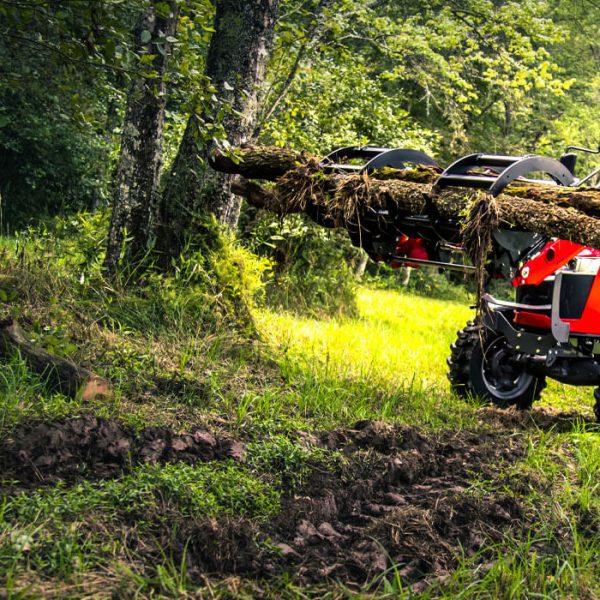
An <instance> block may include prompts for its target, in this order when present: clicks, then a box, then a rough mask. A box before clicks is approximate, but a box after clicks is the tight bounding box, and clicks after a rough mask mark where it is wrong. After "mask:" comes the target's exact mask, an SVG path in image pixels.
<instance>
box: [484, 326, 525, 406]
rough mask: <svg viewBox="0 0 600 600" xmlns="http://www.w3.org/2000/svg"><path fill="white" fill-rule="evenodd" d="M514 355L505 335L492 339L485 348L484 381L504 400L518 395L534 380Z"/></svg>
mask: <svg viewBox="0 0 600 600" xmlns="http://www.w3.org/2000/svg"><path fill="white" fill-rule="evenodd" d="M514 356H515V353H514V351H513V350H512V349H511V348H510V346H509V345H508V342H507V341H506V338H504V337H499V338H496V339H494V340H492V341H491V342H489V343H488V344H487V346H486V347H485V349H484V360H483V362H482V365H481V374H482V375H483V381H484V383H485V385H486V387H487V388H488V390H489V391H490V392H491V393H493V394H494V395H495V396H497V397H499V398H502V399H504V400H511V399H513V398H516V397H518V396H519V395H520V394H521V393H522V392H523V391H524V390H525V389H526V388H527V387H528V386H529V385H530V384H531V382H532V380H533V375H531V374H529V373H527V372H526V371H524V370H523V367H522V366H520V365H518V364H516V363H515V361H514Z"/></svg>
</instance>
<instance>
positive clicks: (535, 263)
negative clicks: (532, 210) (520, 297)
mask: <svg viewBox="0 0 600 600" xmlns="http://www.w3.org/2000/svg"><path fill="white" fill-rule="evenodd" d="M584 250H585V246H581V245H580V244H574V243H573V242H569V241H567V240H555V241H553V242H549V243H548V244H547V245H546V247H545V248H544V249H543V250H542V251H541V252H540V253H539V254H538V255H537V256H536V257H535V258H532V259H531V260H530V261H528V262H527V263H526V264H525V265H523V267H522V268H521V269H519V272H518V273H517V275H516V276H515V278H514V279H513V281H512V284H513V286H514V287H518V286H520V285H526V284H527V285H540V283H542V281H544V279H546V277H549V276H550V275H553V274H554V273H556V271H558V269H560V268H561V267H564V266H565V265H566V264H567V263H568V262H569V261H570V260H573V259H574V258H575V257H576V256H577V255H578V254H581V252H583V251H584Z"/></svg>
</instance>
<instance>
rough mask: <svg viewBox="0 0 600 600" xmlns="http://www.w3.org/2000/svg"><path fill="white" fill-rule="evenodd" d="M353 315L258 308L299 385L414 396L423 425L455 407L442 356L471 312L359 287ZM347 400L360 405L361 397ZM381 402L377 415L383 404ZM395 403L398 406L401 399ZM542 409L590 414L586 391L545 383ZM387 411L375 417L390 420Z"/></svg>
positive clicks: (442, 302) (445, 302)
mask: <svg viewBox="0 0 600 600" xmlns="http://www.w3.org/2000/svg"><path fill="white" fill-rule="evenodd" d="M358 310H359V317H358V318H354V319H345V320H338V319H330V320H317V319H309V318H301V317H298V316H295V315H292V314H289V313H280V314H277V313H274V312H271V311H262V312H260V313H259V315H258V324H259V329H260V331H261V333H262V335H263V336H264V338H265V339H266V340H267V341H268V343H269V344H270V345H271V346H272V347H273V348H274V349H275V350H276V351H277V352H278V353H280V355H281V360H282V363H283V362H285V361H287V365H288V368H291V369H292V370H293V371H294V370H296V371H298V370H299V371H301V372H302V373H303V376H304V377H303V379H304V381H306V375H307V374H310V377H311V378H312V379H313V380H316V381H317V382H320V383H321V384H322V385H327V382H329V383H330V384H331V383H332V382H333V381H337V382H338V383H340V382H341V383H342V384H343V387H347V385H348V383H349V382H352V383H353V384H355V385H356V384H359V385H360V384H362V385H363V386H367V387H369V388H379V392H380V394H384V395H387V396H388V397H389V396H393V395H394V394H395V393H400V395H401V396H403V397H406V396H408V397H410V396H411V395H412V396H414V395H415V392H417V395H418V397H419V398H418V399H419V400H422V401H423V403H424V404H423V412H422V417H423V422H424V423H427V422H431V418H433V414H432V413H430V411H429V410H428V407H429V408H431V409H432V410H433V409H434V408H436V409H437V410H441V411H442V412H443V413H449V412H451V410H452V407H453V406H454V407H456V406H457V404H456V399H453V398H452V396H451V393H450V389H449V384H448V381H447V379H446V371H447V367H446V358H447V357H448V355H449V348H450V344H451V343H452V342H453V341H454V340H455V338H456V333H457V331H458V330H459V329H461V328H462V327H463V326H464V325H465V323H466V322H467V321H468V320H469V319H471V318H473V314H474V313H473V310H472V309H471V308H470V307H469V306H468V305H467V304H465V303H461V302H457V301H449V300H439V299H435V298H424V297H421V296H415V295H412V294H409V293H402V292H398V291H389V290H375V289H369V288H362V289H361V290H360V292H359V294H358ZM442 399H443V402H441V400H442ZM346 400H347V401H349V402H351V403H356V404H357V405H358V404H363V405H364V403H365V398H364V397H360V398H359V397H356V398H355V399H354V400H352V399H351V398H350V399H346ZM380 400H381V399H380ZM383 402H384V403H385V400H383ZM334 403H335V400H334ZM432 403H434V406H432ZM372 404H373V403H372ZM379 404H380V406H379V410H381V401H379ZM396 404H398V405H400V404H403V403H402V401H401V400H399V401H398V402H397V403H396ZM542 405H543V406H546V407H552V408H555V409H560V410H572V411H578V412H581V413H582V416H589V415H590V414H591V406H592V391H591V389H590V388H576V387H573V386H565V385H560V384H557V383H555V382H550V385H549V387H548V389H547V390H546V391H545V392H544V399H543V404H542ZM373 407H375V404H373ZM402 408H403V410H398V411H396V412H398V414H399V416H400V417H401V418H404V419H407V420H409V419H411V418H412V417H413V411H412V410H408V412H407V408H408V407H407V405H406V403H404V405H403V407H402ZM349 409H350V407H347V406H346V412H352V411H351V410H349ZM457 410H459V411H460V412H462V410H461V409H460V408H457ZM358 412H359V413H362V412H365V411H362V410H359V411H358ZM366 412H368V411H366ZM389 412H390V411H387V413H386V412H385V411H384V412H383V414H381V416H384V417H387V416H392V415H391V414H388V413H389ZM391 412H392V413H393V412H394V411H391ZM365 416H366V415H365Z"/></svg>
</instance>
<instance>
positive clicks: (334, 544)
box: [164, 421, 528, 589]
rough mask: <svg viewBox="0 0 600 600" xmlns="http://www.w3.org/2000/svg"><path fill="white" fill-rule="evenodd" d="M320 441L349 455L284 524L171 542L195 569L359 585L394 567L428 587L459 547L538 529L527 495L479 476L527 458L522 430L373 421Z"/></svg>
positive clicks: (192, 530)
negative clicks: (476, 431)
mask: <svg viewBox="0 0 600 600" xmlns="http://www.w3.org/2000/svg"><path fill="white" fill-rule="evenodd" d="M505 433H506V432H505ZM319 443H321V444H323V445H325V446H326V447H328V448H330V449H335V450H339V451H341V452H342V453H343V454H344V455H345V457H346V461H345V465H344V466H343V467H342V468H340V470H339V471H336V472H325V473H314V474H313V476H312V478H311V481H310V482H309V483H308V484H307V485H306V486H305V487H304V489H302V490H300V491H299V492H297V493H296V494H294V495H293V496H290V497H288V498H287V499H286V500H285V502H284V506H283V510H282V512H281V514H280V516H279V518H278V519H276V520H275V521H274V522H272V523H270V524H267V525H262V526H258V525H257V524H255V523H251V522H248V521H241V520H222V521H209V522H206V521H205V522H200V523H193V522H187V523H182V524H181V525H180V528H179V531H178V534H177V538H176V539H175V541H174V542H173V540H171V541H170V542H169V543H171V544H174V548H175V550H176V551H178V552H179V553H180V556H183V548H184V547H185V548H186V559H187V561H188V563H189V573H190V574H191V575H194V574H195V575H196V576H197V577H198V578H200V576H201V575H203V574H205V573H207V572H218V573H222V574H224V573H227V574H230V573H237V574H245V575H247V576H261V575H268V574H272V575H277V574H280V573H281V572H282V571H284V570H285V571H291V572H292V573H293V574H294V578H295V579H296V580H297V581H298V582H299V583H320V582H324V581H327V580H331V579H335V580H339V581H343V582H344V583H345V584H347V585H348V584H352V583H355V584H357V585H361V584H364V583H365V582H368V581H370V580H372V579H375V578H377V576H381V575H382V574H384V573H385V572H386V571H388V570H389V568H390V566H391V565H392V564H394V565H397V566H398V569H399V573H400V576H401V577H402V578H403V580H404V581H409V582H413V583H416V588H415V589H418V588H419V586H422V587H424V586H426V585H428V584H429V583H430V580H431V578H432V577H435V578H440V577H442V578H443V577H444V576H445V575H446V574H447V573H448V572H449V571H450V570H451V569H452V568H453V567H454V566H456V561H457V558H458V556H459V555H460V554H463V555H466V556H472V555H473V554H475V553H477V552H478V551H479V550H480V549H481V548H482V547H483V546H484V545H487V544H489V543H493V542H497V541H500V540H501V539H502V537H503V535H504V534H506V533H508V532H509V531H510V530H518V529H521V530H524V529H525V528H526V527H527V526H528V518H527V516H526V514H525V511H524V509H523V507H522V506H521V504H520V501H519V499H518V498H516V497H513V496H511V495H508V494H505V493H496V492H492V493H489V494H488V493H485V492H482V491H481V490H480V489H478V488H477V487H476V486H475V487H474V486H473V483H472V482H473V481H474V480H475V479H477V480H479V481H482V482H483V481H488V480H491V481H494V480H496V481H495V484H496V485H493V486H492V487H499V486H497V484H498V479H499V478H501V477H502V475H501V469H502V467H503V466H505V465H506V464H511V463H514V462H515V461H516V460H518V459H519V458H521V457H522V456H523V454H524V447H523V444H522V442H521V440H520V439H519V438H517V437H514V436H510V435H500V434H493V435H492V434H484V435H472V434H457V435H453V436H452V435H446V436H442V438H441V439H439V440H434V439H432V438H429V437H426V436H424V435H422V434H420V433H419V432H418V431H416V430H414V429H411V428H406V427H397V426H391V425H389V424H385V423H380V422H374V421H365V422H361V423H357V424H356V426H355V427H354V428H353V429H351V430H342V431H335V432H331V433H327V434H324V435H323V436H321V438H320V440H319ZM164 542H165V543H167V540H166V539H165V540H164ZM261 542H262V543H261ZM266 542H268V543H266ZM488 558H489V557H488ZM485 559H486V557H485V556H481V561H484V560H485ZM417 582H420V583H417Z"/></svg>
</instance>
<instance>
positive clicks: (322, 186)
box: [236, 175, 600, 248]
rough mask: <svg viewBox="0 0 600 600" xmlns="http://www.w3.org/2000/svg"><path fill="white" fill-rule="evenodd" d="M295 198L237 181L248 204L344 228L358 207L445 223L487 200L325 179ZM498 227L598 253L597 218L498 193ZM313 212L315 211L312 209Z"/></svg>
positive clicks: (473, 194)
mask: <svg viewBox="0 0 600 600" xmlns="http://www.w3.org/2000/svg"><path fill="white" fill-rule="evenodd" d="M298 191H299V195H298V197H297V198H294V197H293V194H294V189H293V188H292V189H290V182H289V180H288V181H282V182H280V183H279V184H278V185H276V186H275V189H274V190H273V191H270V190H266V189H264V188H262V187H261V186H259V185H258V184H256V183H254V182H250V181H247V180H244V179H242V178H240V179H239V180H238V181H237V182H236V193H238V194H240V195H242V196H244V197H246V198H247V199H248V202H249V203H251V204H253V205H255V206H258V207H260V208H265V209H267V210H270V211H273V212H275V213H278V214H290V213H294V212H296V213H297V212H308V213H309V214H320V215H321V216H325V217H326V218H327V220H328V221H330V222H331V223H333V224H335V225H337V226H340V227H343V226H344V223H345V222H346V221H347V219H348V217H352V216H353V215H354V214H355V213H356V211H357V210H360V209H361V207H363V208H364V207H367V206H378V207H382V208H386V209H388V210H389V211H391V212H402V213H405V214H409V215H425V214H430V213H431V212H432V211H435V212H436V213H437V214H439V216H441V217H443V218H449V219H456V218H457V217H458V216H460V215H464V214H466V212H467V211H468V210H469V208H470V207H471V206H472V205H473V204H474V203H475V202H477V201H478V200H480V199H481V198H483V197H484V196H485V194H484V193H482V192H479V191H474V190H468V189H463V188H458V189H446V190H443V191H442V192H440V193H436V194H434V193H432V192H431V186H430V185H423V184H420V183H413V182H410V181H400V180H387V181H381V180H377V179H371V178H363V177H361V176H356V175H352V176H348V175H329V176H327V177H324V178H323V177H321V178H320V180H319V182H318V188H317V189H316V190H315V189H314V188H313V189H312V193H311V195H310V198H308V204H307V203H306V201H307V198H306V195H302V194H301V191H300V190H298ZM495 203H496V207H497V210H498V213H499V217H500V223H501V226H502V227H506V228H507V229H508V228H511V229H517V230H521V231H530V232H532V233H540V234H542V235H545V236H548V237H559V238H562V239H566V240H571V241H573V242H577V243H580V244H583V245H585V246H593V247H596V248H600V219H596V218H594V217H590V216H588V215H586V214H584V213H583V212H581V211H579V210H577V209H575V208H565V207H563V206H558V205H554V206H552V207H549V206H547V205H546V204H544V203H543V202H535V201H532V200H528V199H524V198H519V197H514V196H510V195H508V194H500V195H499V196H498V197H497V198H495ZM312 208H316V209H317V211H314V210H311V209H312Z"/></svg>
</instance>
